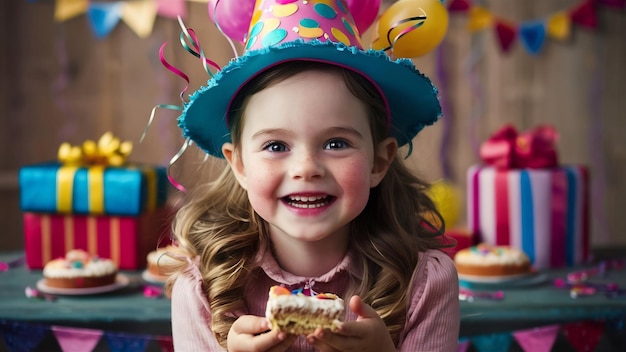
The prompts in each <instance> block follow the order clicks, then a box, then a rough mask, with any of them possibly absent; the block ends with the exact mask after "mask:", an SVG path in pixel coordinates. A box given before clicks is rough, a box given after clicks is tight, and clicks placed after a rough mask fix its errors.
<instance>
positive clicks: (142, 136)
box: [139, 104, 183, 143]
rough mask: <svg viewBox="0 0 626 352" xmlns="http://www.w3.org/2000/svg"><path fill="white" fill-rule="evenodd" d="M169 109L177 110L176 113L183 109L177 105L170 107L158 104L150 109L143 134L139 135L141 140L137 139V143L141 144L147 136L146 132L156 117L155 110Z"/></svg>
mask: <svg viewBox="0 0 626 352" xmlns="http://www.w3.org/2000/svg"><path fill="white" fill-rule="evenodd" d="M159 108H161V109H169V110H177V111H182V110H183V108H182V107H181V106H178V105H170V104H159V105H157V106H155V107H153V108H152V112H151V113H150V118H149V119H148V123H147V124H146V127H145V128H144V129H143V132H142V133H141V138H139V143H141V142H143V139H144V138H145V137H146V134H148V130H149V129H150V126H151V125H152V122H153V121H154V117H155V116H156V110H157V109H159Z"/></svg>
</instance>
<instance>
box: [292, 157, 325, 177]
mask: <svg viewBox="0 0 626 352" xmlns="http://www.w3.org/2000/svg"><path fill="white" fill-rule="evenodd" d="M289 172H290V176H291V177H292V178H294V179H305V180H308V179H313V178H319V177H322V176H324V165H323V164H322V163H321V162H320V160H319V158H317V157H316V156H315V154H314V153H312V152H302V153H299V155H298V156H297V157H295V158H293V160H292V163H291V165H290V171H289Z"/></svg>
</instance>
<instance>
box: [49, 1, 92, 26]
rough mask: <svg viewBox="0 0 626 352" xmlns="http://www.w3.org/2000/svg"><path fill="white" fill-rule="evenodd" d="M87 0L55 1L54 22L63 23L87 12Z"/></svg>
mask: <svg viewBox="0 0 626 352" xmlns="http://www.w3.org/2000/svg"><path fill="white" fill-rule="evenodd" d="M88 7H89V0H56V2H55V4H54V20H55V21H57V22H64V21H67V20H69V19H70V18H72V17H76V16H78V15H82V14H84V13H85V12H87V8H88Z"/></svg>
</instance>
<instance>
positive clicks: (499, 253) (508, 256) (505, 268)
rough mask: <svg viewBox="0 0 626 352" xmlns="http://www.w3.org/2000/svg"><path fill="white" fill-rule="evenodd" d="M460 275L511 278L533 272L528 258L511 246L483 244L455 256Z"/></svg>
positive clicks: (463, 250) (461, 251) (466, 249)
mask: <svg viewBox="0 0 626 352" xmlns="http://www.w3.org/2000/svg"><path fill="white" fill-rule="evenodd" d="M454 264H455V265H456V269H457V272H458V273H459V275H472V276H485V277H487V276H511V275H521V274H528V273H530V272H531V265H530V259H529V258H528V256H527V255H526V254H525V253H524V252H522V251H520V250H518V249H515V248H512V247H509V246H492V245H489V244H486V243H481V244H478V245H476V246H472V247H469V248H465V249H462V250H460V251H459V252H457V253H456V255H455V256H454Z"/></svg>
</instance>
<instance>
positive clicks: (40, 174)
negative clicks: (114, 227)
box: [19, 162, 169, 216]
mask: <svg viewBox="0 0 626 352" xmlns="http://www.w3.org/2000/svg"><path fill="white" fill-rule="evenodd" d="M19 182H20V206H21V209H22V211H24V212H41V213H66V214H93V215H98V214H106V215H133V216H134V215H139V214H140V213H142V212H143V211H147V210H154V209H156V208H158V207H159V206H161V205H163V204H164V203H165V201H166V200H167V193H168V187H169V182H168V180H167V172H166V168H165V167H161V166H134V165H129V166H123V167H102V166H85V167H74V166H64V165H62V164H61V163H59V162H47V163H41V164H35V165H28V166H24V167H22V168H21V169H20V174H19Z"/></svg>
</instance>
